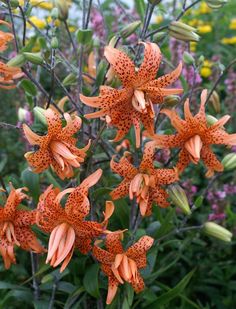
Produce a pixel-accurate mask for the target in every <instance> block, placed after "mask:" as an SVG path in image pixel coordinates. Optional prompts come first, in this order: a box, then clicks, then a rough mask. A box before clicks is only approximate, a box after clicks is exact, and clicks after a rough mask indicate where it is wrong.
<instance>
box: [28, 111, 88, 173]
mask: <svg viewBox="0 0 236 309" xmlns="http://www.w3.org/2000/svg"><path fill="white" fill-rule="evenodd" d="M45 116H46V119H47V124H48V133H47V134H46V135H44V136H39V135H37V134H36V133H34V132H33V131H31V129H30V128H29V127H28V126H27V125H26V124H24V125H23V130H24V133H25V136H26V138H27V140H28V141H29V143H30V144H31V145H37V146H38V147H39V149H38V150H37V151H31V152H27V153H26V154H25V157H26V159H27V161H28V163H29V165H30V166H31V167H32V168H33V171H34V172H35V173H41V172H42V171H44V170H46V169H47V168H48V167H49V166H51V167H52V168H53V169H54V171H55V172H56V173H57V175H58V176H59V177H60V178H61V179H65V178H70V177H72V176H73V175H74V172H73V167H80V163H82V162H84V158H85V156H86V151H87V150H88V149H89V147H90V141H89V143H88V145H87V146H85V147H84V148H83V149H78V148H77V147H76V139H75V138H74V137H73V134H75V133H76V132H77V131H78V130H79V129H80V127H81V119H80V118H79V117H77V116H75V117H74V118H73V119H72V117H71V116H70V115H69V114H68V113H65V114H64V118H65V120H66V122H67V125H66V126H65V127H62V121H61V119H60V115H59V114H58V113H56V112H54V111H53V110H51V109H47V110H46V111H45Z"/></svg>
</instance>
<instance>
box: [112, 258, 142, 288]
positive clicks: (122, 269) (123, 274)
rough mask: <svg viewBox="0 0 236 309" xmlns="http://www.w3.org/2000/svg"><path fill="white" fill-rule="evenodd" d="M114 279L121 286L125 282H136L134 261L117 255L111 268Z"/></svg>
mask: <svg viewBox="0 0 236 309" xmlns="http://www.w3.org/2000/svg"><path fill="white" fill-rule="evenodd" d="M111 269H112V272H113V274H114V275H115V277H116V279H117V280H118V281H119V282H120V283H121V284H123V283H124V281H127V282H133V281H134V282H138V277H137V274H138V268H137V264H136V262H135V261H134V260H132V259H130V258H128V257H127V256H126V255H125V254H124V253H123V254H117V255H116V257H115V261H114V263H113V264H112V266H111Z"/></svg>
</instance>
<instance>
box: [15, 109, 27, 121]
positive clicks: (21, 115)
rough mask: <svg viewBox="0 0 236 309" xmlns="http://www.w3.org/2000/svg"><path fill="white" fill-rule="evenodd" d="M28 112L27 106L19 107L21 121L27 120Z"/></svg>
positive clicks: (18, 113) (18, 114)
mask: <svg viewBox="0 0 236 309" xmlns="http://www.w3.org/2000/svg"><path fill="white" fill-rule="evenodd" d="M27 114H28V111H27V110H26V109H25V108H22V107H19V109H18V112H17V116H18V120H19V121H20V122H23V121H25V119H26V116H27Z"/></svg>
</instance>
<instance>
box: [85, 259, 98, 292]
mask: <svg viewBox="0 0 236 309" xmlns="http://www.w3.org/2000/svg"><path fill="white" fill-rule="evenodd" d="M98 272H99V265H98V264H94V265H91V266H90V267H89V268H88V269H87V270H86V273H85V276H84V280H83V285H84V288H85V290H86V291H87V292H88V293H89V294H90V295H91V296H93V297H96V298H99V297H100V293H99V288H98Z"/></svg>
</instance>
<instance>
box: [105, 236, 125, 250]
mask: <svg viewBox="0 0 236 309" xmlns="http://www.w3.org/2000/svg"><path fill="white" fill-rule="evenodd" d="M120 237H121V235H120V234H119V233H110V234H107V236H106V242H105V244H106V248H107V250H108V252H110V253H113V254H119V253H123V247H122V244H121V241H120Z"/></svg>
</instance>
